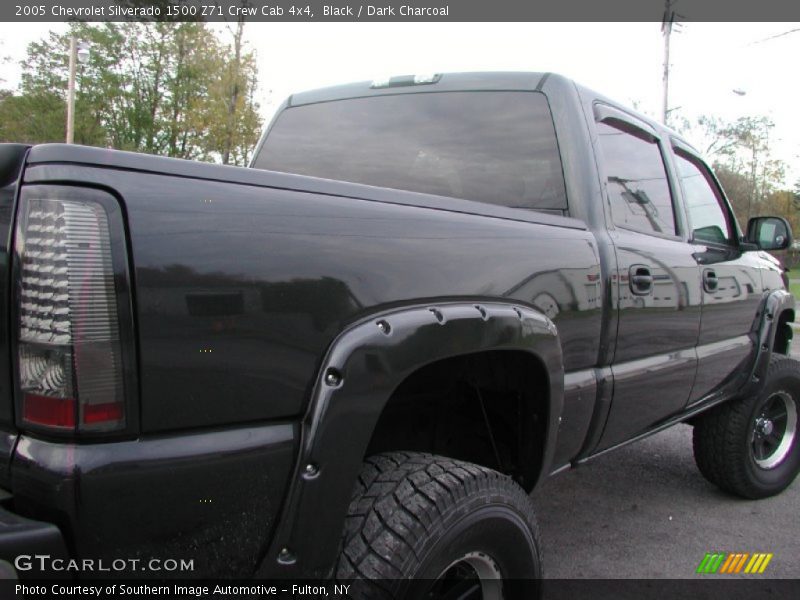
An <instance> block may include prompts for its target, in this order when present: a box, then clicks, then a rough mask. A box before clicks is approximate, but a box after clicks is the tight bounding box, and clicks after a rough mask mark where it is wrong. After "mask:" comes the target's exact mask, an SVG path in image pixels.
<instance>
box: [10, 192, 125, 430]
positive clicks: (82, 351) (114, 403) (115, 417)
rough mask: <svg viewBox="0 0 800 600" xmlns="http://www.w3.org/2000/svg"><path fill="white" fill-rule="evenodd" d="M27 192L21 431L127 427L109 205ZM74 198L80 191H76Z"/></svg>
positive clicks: (19, 241)
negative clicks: (30, 427)
mask: <svg viewBox="0 0 800 600" xmlns="http://www.w3.org/2000/svg"><path fill="white" fill-rule="evenodd" d="M43 189H44V190H48V189H49V190H50V193H37V194H35V195H30V196H26V195H25V194H23V197H22V199H21V204H20V209H19V213H18V215H19V216H18V219H17V231H16V250H17V255H18V261H19V267H18V268H19V276H18V285H19V296H18V297H19V304H18V309H17V313H18V321H19V337H18V352H17V359H18V360H17V365H18V382H19V393H20V397H21V404H22V406H21V419H22V423H23V425H35V426H40V427H47V428H52V429H58V430H72V431H89V432H105V431H114V430H118V429H122V428H124V427H125V423H126V421H125V397H124V388H125V386H124V371H123V360H122V353H121V342H120V323H119V318H118V314H117V291H116V287H115V286H116V284H115V277H114V266H113V262H112V247H111V233H110V231H109V220H108V215H107V213H106V210H105V208H104V206H103V205H102V204H101V203H99V202H93V201H91V200H84V199H73V198H72V197H70V198H62V197H58V190H63V189H64V188H56V187H53V188H43ZM72 196H74V194H72Z"/></svg>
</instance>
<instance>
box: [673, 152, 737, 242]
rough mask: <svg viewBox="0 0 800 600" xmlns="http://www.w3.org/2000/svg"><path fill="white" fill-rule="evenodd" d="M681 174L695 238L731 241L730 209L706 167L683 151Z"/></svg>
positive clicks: (679, 159) (679, 156) (679, 172)
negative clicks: (725, 206)
mask: <svg viewBox="0 0 800 600" xmlns="http://www.w3.org/2000/svg"><path fill="white" fill-rule="evenodd" d="M676 163H677V165H678V176H679V177H680V178H681V184H682V185H683V195H684V197H685V199H686V208H687V209H688V211H689V221H690V222H691V225H692V236H693V239H695V240H697V241H702V242H715V243H718V244H726V243H729V242H730V241H731V240H732V239H733V236H732V235H731V227H730V222H729V221H728V216H727V215H728V211H727V209H725V208H723V206H724V203H723V200H722V197H721V195H720V194H719V192H718V190H717V186H716V185H715V184H714V182H713V179H712V178H711V174H710V173H709V172H708V170H707V168H706V167H704V166H700V164H698V163H696V162H695V161H694V160H692V159H690V158H689V157H686V156H683V155H681V154H676Z"/></svg>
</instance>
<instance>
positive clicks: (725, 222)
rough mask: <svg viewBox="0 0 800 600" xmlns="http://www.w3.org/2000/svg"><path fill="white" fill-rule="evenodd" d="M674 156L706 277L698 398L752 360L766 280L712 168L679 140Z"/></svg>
mask: <svg viewBox="0 0 800 600" xmlns="http://www.w3.org/2000/svg"><path fill="white" fill-rule="evenodd" d="M674 161H675V167H676V171H677V174H678V178H679V180H680V184H681V188H682V192H683V198H684V204H685V205H686V210H687V212H688V219H689V223H690V227H691V240H692V246H693V247H694V256H695V259H696V261H697V264H698V265H699V269H700V275H701V279H702V295H703V316H702V324H701V327H700V338H699V340H698V346H697V356H698V361H699V363H698V371H697V379H696V381H695V384H694V387H693V389H692V393H691V402H696V401H698V400H701V399H702V398H704V397H705V396H707V395H708V394H709V393H712V392H713V391H714V390H716V389H717V388H718V387H719V386H720V384H722V383H723V382H724V381H725V380H726V379H727V378H728V377H730V376H731V375H732V374H733V373H735V372H737V371H738V370H739V369H740V367H742V366H744V365H745V364H746V363H747V362H748V359H749V356H750V352H751V351H752V350H753V339H752V338H751V336H750V335H749V334H750V330H751V327H752V325H753V320H754V318H755V316H756V313H757V311H758V306H759V303H760V301H761V297H762V293H763V286H762V281H761V272H760V270H759V268H758V262H757V257H756V255H755V253H752V252H750V253H746V252H742V250H741V249H740V247H739V233H738V227H737V226H736V222H735V220H734V216H733V212H732V211H731V209H730V206H729V204H728V202H727V200H726V199H725V196H724V194H723V193H722V190H721V188H720V187H719V185H718V184H717V181H716V179H715V178H714V176H713V174H712V172H711V170H710V169H709V168H708V167H707V166H706V164H705V163H704V162H703V161H702V160H701V159H700V158H699V157H698V156H697V155H696V154H694V153H693V152H692V150H691V149H689V148H687V147H684V146H682V145H681V144H680V143H677V142H676V143H674Z"/></svg>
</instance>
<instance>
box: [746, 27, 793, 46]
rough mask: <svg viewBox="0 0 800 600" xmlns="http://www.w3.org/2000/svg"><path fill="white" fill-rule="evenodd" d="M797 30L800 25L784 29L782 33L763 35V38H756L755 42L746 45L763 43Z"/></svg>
mask: <svg viewBox="0 0 800 600" xmlns="http://www.w3.org/2000/svg"><path fill="white" fill-rule="evenodd" d="M798 31H800V27H796V28H795V29H790V30H789V31H784V32H783V33H776V34H775V35H771V36H769V37H765V38H764V39H761V40H756V41H755V42H750V43H749V44H747V45H748V46H755V45H756V44H763V43H764V42H768V41H770V40H774V39H777V38H780V37H783V36H785V35H789V34H791V33H797V32H798Z"/></svg>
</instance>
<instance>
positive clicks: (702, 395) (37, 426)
mask: <svg viewBox="0 0 800 600" xmlns="http://www.w3.org/2000/svg"><path fill="white" fill-rule="evenodd" d="M251 167H253V168H247V169H246V168H234V167H223V166H216V165H209V164H202V163H195V162H187V161H181V160H174V159H168V158H159V157H154V156H144V155H138V154H130V153H125V152H117V151H112V150H105V149H97V148H87V147H79V146H68V145H61V144H56V145H42V146H35V147H25V146H21V145H4V146H2V147H0V175H1V176H2V177H1V180H0V185H2V191H1V192H0V234H2V239H3V244H4V245H3V246H2V248H0V249H1V250H2V261H0V312H1V313H2V316H3V319H2V324H0V488H2V489H3V490H5V491H4V492H3V499H2V508H0V557H1V558H4V559H5V560H7V561H9V562H10V563H11V564H12V565H13V566H14V567H15V569H16V570H17V573H18V575H19V576H20V577H22V578H25V577H31V576H33V574H34V573H36V572H37V569H45V570H46V569H47V568H51V569H55V570H56V571H58V567H59V566H61V570H62V571H63V574H64V575H65V576H74V577H78V578H84V577H92V576H97V575H98V574H97V572H96V570H97V566H98V565H100V564H105V565H107V566H111V567H112V571H124V572H128V571H129V570H130V565H132V564H138V565H141V566H142V569H139V568H138V567H137V568H135V569H134V570H135V571H137V573H138V571H139V570H144V575H145V576H147V575H153V576H163V575H164V574H165V571H170V574H171V575H172V574H176V573H173V572H172V571H176V570H177V571H179V572H178V573H177V575H179V576H182V577H183V576H185V577H258V578H299V577H303V578H336V579H341V580H353V579H355V580H357V581H358V582H359V586H360V587H359V589H360V590H361V591H362V592H363V593H365V594H366V595H369V593H370V591H376V590H377V591H382V592H385V593H386V594H388V595H391V596H395V597H409V598H416V597H420V596H421V595H423V594H422V592H423V591H424V589H423V588H425V589H427V592H429V593H430V594H431V597H433V596H435V595H436V594H437V593H440V592H441V593H444V592H446V591H447V590H448V589H449V588H448V586H451V585H464V584H465V583H467V584H468V583H470V582H472V584H474V585H475V586H476V587H475V590H476V591H477V592H479V593H483V594H484V595H485V596H486V597H499V596H498V595H497V593H498V591H500V592H502V589H501V587H502V585H503V583H502V580H503V579H505V580H516V581H517V582H519V581H528V582H530V585H535V580H536V579H537V578H538V577H540V575H541V567H540V550H539V541H538V534H537V529H536V524H535V518H534V514H533V510H532V506H531V503H530V500H529V497H528V492H530V491H531V490H532V489H533V488H534V486H536V485H537V483H538V482H540V481H542V480H543V479H544V478H546V477H547V476H549V475H551V474H553V473H556V472H559V471H562V470H564V469H567V468H569V467H570V466H575V465H579V464H581V463H583V462H585V461H587V460H589V459H591V458H592V457H595V456H598V455H599V454H603V453H605V452H607V451H609V450H612V449H614V448H617V447H619V446H621V445H623V444H627V443H630V442H632V441H635V440H638V439H641V438H642V437H644V436H647V435H650V434H652V433H654V432H657V431H659V430H662V429H664V428H666V427H669V426H671V425H673V424H676V423H679V422H689V423H691V424H693V425H694V452H695V455H696V457H697V464H698V466H699V468H700V471H701V472H702V474H703V475H704V476H705V477H706V478H707V479H708V480H709V481H711V482H712V483H714V484H716V485H718V486H719V487H721V488H722V489H724V490H727V491H728V492H731V493H733V494H737V495H739V496H743V497H746V498H761V497H765V496H770V495H773V494H776V493H778V492H780V491H781V490H783V489H784V488H785V487H787V486H788V485H790V484H791V482H792V481H793V479H794V478H795V475H796V474H797V472H798V468H800V447H798V443H797V437H796V432H797V406H798V399H799V398H800V383H799V382H800V370H799V369H798V366H797V363H796V362H795V361H793V360H792V359H790V358H788V356H787V353H788V347H789V344H790V340H791V331H792V330H791V328H790V325H789V323H790V322H791V321H793V320H794V306H795V304H794V299H793V298H792V296H791V295H790V294H789V293H788V292H787V291H786V277H785V274H784V272H783V269H782V268H781V266H780V264H779V263H778V262H777V261H776V260H775V259H773V258H771V257H770V256H769V255H768V254H766V253H765V252H764V250H779V249H782V248H785V247H787V245H788V244H789V243H790V242H791V231H790V228H789V226H788V224H787V223H786V221H784V220H782V219H780V218H775V217H760V218H754V219H752V220H751V221H750V223H748V226H747V229H746V232H745V233H744V234H743V233H742V232H741V231H740V229H739V227H738V225H737V223H736V220H735V218H734V215H733V213H732V211H731V209H730V206H729V204H728V202H727V201H726V199H725V195H724V193H723V191H722V189H721V188H720V186H719V184H718V182H717V180H716V179H715V177H714V175H713V174H712V172H711V171H710V170H709V168H708V167H707V166H706V164H705V163H704V162H703V160H702V159H701V158H700V157H699V156H698V154H697V152H696V151H695V150H694V149H693V148H692V146H691V145H689V144H688V143H687V142H686V141H685V140H683V139H682V138H681V137H680V136H679V135H677V134H676V133H675V132H673V131H670V130H669V129H665V128H664V127H663V126H661V125H659V124H658V123H655V122H653V121H651V120H649V119H647V118H645V117H643V116H641V115H638V114H636V113H634V112H632V111H630V110H628V109H626V108H624V107H622V106H620V105H619V104H617V103H615V102H613V101H611V100H609V99H607V98H605V97H603V96H601V95H598V94H596V93H594V92H592V91H590V90H588V89H585V88H583V87H581V86H579V85H576V84H575V83H573V82H571V81H569V80H567V79H565V78H563V77H561V76H558V75H554V74H535V73H492V74H454V75H443V76H442V75H434V76H423V77H396V78H392V79H388V80H385V81H376V82H371V83H370V82H367V83H360V84H353V85H347V86H342V87H334V88H329V89H323V90H318V91H313V92H308V93H302V94H297V95H294V96H292V97H291V98H289V100H288V101H287V102H286V103H285V105H284V106H283V107H282V109H281V110H280V111H279V113H278V114H277V116H276V118H275V119H274V120H273V122H272V124H271V125H270V127H269V128H268V130H267V132H266V133H265V135H264V137H263V139H262V140H261V142H260V144H259V146H258V148H257V152H256V155H255V158H254V161H253V163H252V165H251ZM36 557H39V558H36ZM42 557H45V558H42ZM69 559H80V561H79V563H78V564H80V565H81V566H80V567H76V569H75V571H76V572H73V570H72V569H70V568H65V567H64V565H75V564H76V562H75V561H73V562H69ZM184 559H185V560H189V561H191V562H190V565H189V567H190V568H189V569H188V571H190V572H180V571H181V569H180V568H178V567H177V566H176V568H175V569H170V567H169V566H167V567H163V566H159V565H165V564H167V561H170V560H171V561H172V563H175V564H176V565H180V564H181V561H182V560H184ZM59 560H60V561H61V562H57V561H59ZM87 560H88V561H89V562H88V564H89V567H88V568H87V567H86V565H87V562H86V561H87ZM154 560H156V561H160V562H153V561H154ZM104 561H105V562H104ZM120 561H122V562H120ZM131 561H134V562H131ZM135 561H141V562H139V563H136V562H135ZM172 563H170V564H172ZM92 565H94V566H92ZM117 567H119V569H118V568H117ZM101 575H102V574H101ZM139 575H141V573H139ZM459 579H463V580H464V581H460V582H457V583H453V581H454V580H459ZM373 586H374V587H373ZM506 595H507V596H508V595H510V593H507V594H506Z"/></svg>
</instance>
